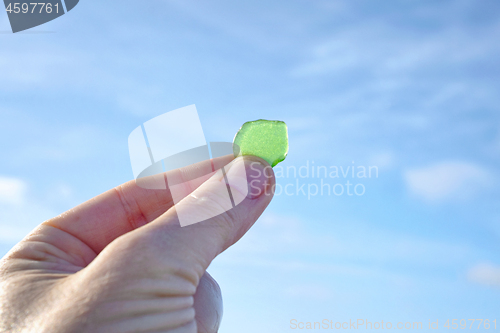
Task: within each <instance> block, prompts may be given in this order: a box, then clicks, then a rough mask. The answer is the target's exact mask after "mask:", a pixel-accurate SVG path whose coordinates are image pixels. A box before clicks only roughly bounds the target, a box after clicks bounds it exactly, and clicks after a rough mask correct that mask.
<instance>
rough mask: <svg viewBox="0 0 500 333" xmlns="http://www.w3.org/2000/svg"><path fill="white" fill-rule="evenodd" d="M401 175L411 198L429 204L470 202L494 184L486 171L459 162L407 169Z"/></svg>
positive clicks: (477, 166) (489, 173)
mask: <svg viewBox="0 0 500 333" xmlns="http://www.w3.org/2000/svg"><path fill="white" fill-rule="evenodd" d="M403 176H404V180H405V182H406V185H407V187H408V190H409V191H410V193H411V194H412V195H414V196H416V197H417V198H419V199H423V200H424V201H427V202H432V203H438V202H445V201H450V200H460V201H461V200H466V199H471V198H473V197H474V196H475V195H477V194H478V193H479V192H480V191H483V190H487V189H489V188H490V187H491V185H492V184H493V182H494V177H493V174H492V173H491V172H489V171H488V170H487V169H485V168H483V167H481V166H479V165H476V164H473V163H468V162H462V161H446V162H440V163H436V164H432V165H429V166H426V167H422V168H415V169H408V170H406V171H404V174H403Z"/></svg>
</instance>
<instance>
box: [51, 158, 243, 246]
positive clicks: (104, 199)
mask: <svg viewBox="0 0 500 333" xmlns="http://www.w3.org/2000/svg"><path fill="white" fill-rule="evenodd" d="M233 159H234V156H233V155H226V156H222V157H218V158H214V159H210V160H205V161H202V162H199V163H195V164H192V165H189V166H187V167H184V168H180V169H176V170H171V171H168V172H166V173H161V174H159V175H155V176H150V177H152V178H150V179H152V180H155V181H156V180H158V177H161V178H163V181H165V182H166V181H167V178H168V179H169V181H172V180H174V181H175V182H176V183H181V184H183V185H182V186H183V188H182V190H183V195H184V196H187V195H189V194H190V193H191V192H192V191H194V190H195V189H196V188H198V187H199V186H200V185H201V184H202V183H203V182H204V181H205V180H206V179H208V178H210V177H211V176H212V175H213V173H214V172H215V171H217V170H218V169H220V168H221V167H223V166H225V165H227V164H228V163H229V162H231V161H232V160H233ZM153 177H156V179H153ZM144 181H145V182H147V181H148V179H147V178H146V179H144ZM137 183H138V182H137V181H135V180H132V181H129V182H127V183H125V184H122V185H120V186H117V187H115V188H113V189H111V190H109V191H106V192H104V193H102V194H100V195H98V196H96V197H94V198H92V199H90V200H88V201H87V202H85V203H83V204H81V205H79V206H77V207H75V208H73V209H71V210H69V211H67V212H65V213H63V214H61V215H59V216H57V217H55V218H53V219H51V220H48V221H46V222H44V223H42V227H43V226H50V227H55V228H57V229H60V230H62V231H65V232H67V233H68V234H70V235H72V236H74V237H76V238H78V239H79V240H81V241H82V242H83V243H85V244H86V245H87V246H89V247H90V248H91V249H92V250H93V251H94V252H95V253H96V254H97V253H99V252H101V251H102V250H103V249H104V248H105V247H106V246H107V245H108V244H109V243H111V242H112V241H113V240H114V239H116V238H118V237H119V236H121V235H123V234H125V233H128V232H130V231H132V230H134V229H137V228H139V227H141V226H143V225H145V224H147V223H149V222H151V221H153V220H154V219H156V218H157V217H159V216H160V215H162V214H163V213H164V212H166V211H167V210H168V209H170V208H171V207H172V206H173V205H174V202H173V199H172V194H171V192H170V190H169V189H168V186H167V188H166V189H162V190H158V189H155V190H152V189H145V188H142V187H141V186H139V185H140V183H139V185H138V184H137ZM177 187H178V186H177ZM177 192H178V191H177V190H176V195H178V194H177Z"/></svg>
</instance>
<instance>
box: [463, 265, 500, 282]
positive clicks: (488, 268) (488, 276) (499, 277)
mask: <svg viewBox="0 0 500 333" xmlns="http://www.w3.org/2000/svg"><path fill="white" fill-rule="evenodd" d="M467 277H468V279H469V280H470V281H472V282H475V283H478V284H482V285H486V286H493V287H500V266H499V265H494V264H490V263H482V264H478V265H476V266H474V267H472V268H471V269H470V270H469V271H468V273H467Z"/></svg>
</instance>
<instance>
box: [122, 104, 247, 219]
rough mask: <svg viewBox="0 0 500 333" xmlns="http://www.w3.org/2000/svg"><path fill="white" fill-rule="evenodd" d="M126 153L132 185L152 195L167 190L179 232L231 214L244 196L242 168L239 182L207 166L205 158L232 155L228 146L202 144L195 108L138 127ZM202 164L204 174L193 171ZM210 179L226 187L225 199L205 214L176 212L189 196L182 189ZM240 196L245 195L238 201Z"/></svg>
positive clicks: (230, 145)
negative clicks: (235, 191)
mask: <svg viewBox="0 0 500 333" xmlns="http://www.w3.org/2000/svg"><path fill="white" fill-rule="evenodd" d="M128 149H129V154H130V162H131V164H132V171H133V173H134V178H135V180H136V184H137V185H138V186H140V187H142V188H145V189H151V190H166V189H167V188H168V189H169V190H170V193H171V195H172V199H173V201H174V205H175V206H176V211H177V215H178V218H179V222H180V224H181V226H182V227H185V226H187V225H191V224H195V223H199V222H202V221H205V220H207V219H209V218H211V217H214V216H217V215H220V214H222V213H224V212H226V211H228V210H230V209H232V208H234V207H235V206H236V205H238V204H239V203H240V202H241V201H243V199H244V197H245V196H246V195H247V194H248V187H247V179H246V173H245V170H244V167H243V170H239V175H240V176H238V177H231V176H230V175H228V174H226V171H225V168H224V166H217V163H215V162H214V163H212V162H210V158H212V159H217V158H220V157H224V156H227V155H230V154H233V151H234V150H233V143H231V142H210V143H209V144H207V141H206V139H205V134H204V132H203V128H202V126H201V122H200V118H199V117H198V111H197V110H196V106H195V105H190V106H186V107H183V108H180V109H177V110H174V111H170V112H167V113H164V114H162V115H160V116H157V117H155V118H153V119H151V120H148V121H147V122H145V123H144V124H143V125H141V126H139V127H137V128H136V129H134V130H133V131H132V133H130V135H129V137H128ZM203 162H205V166H207V165H209V164H210V167H209V169H208V171H207V168H206V167H204V168H201V167H196V165H198V166H199V165H200V164H199V163H203ZM207 162H208V163H207ZM188 166H192V167H188ZM186 167H188V168H186ZM179 169H181V170H182V171H179ZM210 173H215V174H217V173H218V176H219V177H220V179H221V180H222V179H223V181H224V182H225V183H226V187H227V193H224V194H223V197H222V198H220V197H219V198H218V200H217V205H214V207H213V209H211V210H210V211H202V212H195V213H193V212H192V211H186V210H185V209H184V207H182V206H177V203H179V202H180V201H181V200H182V199H183V198H184V197H185V196H186V195H188V194H189V193H187V192H186V189H187V188H189V187H187V186H186V183H188V182H190V183H191V184H193V183H195V184H201V183H203V180H206V178H207V175H208V174H210ZM241 175H244V177H241ZM231 188H237V189H240V190H239V193H238V195H233V193H232V192H231ZM242 190H243V191H246V193H243V194H244V195H243V196H242V195H241V191H242ZM219 199H220V200H219Z"/></svg>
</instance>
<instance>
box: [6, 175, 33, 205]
mask: <svg viewBox="0 0 500 333" xmlns="http://www.w3.org/2000/svg"><path fill="white" fill-rule="evenodd" d="M27 187H28V185H27V184H26V182H25V181H24V180H22V179H19V178H13V177H5V176H0V204H9V205H16V206H19V205H22V204H24V203H25V201H26V190H27Z"/></svg>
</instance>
